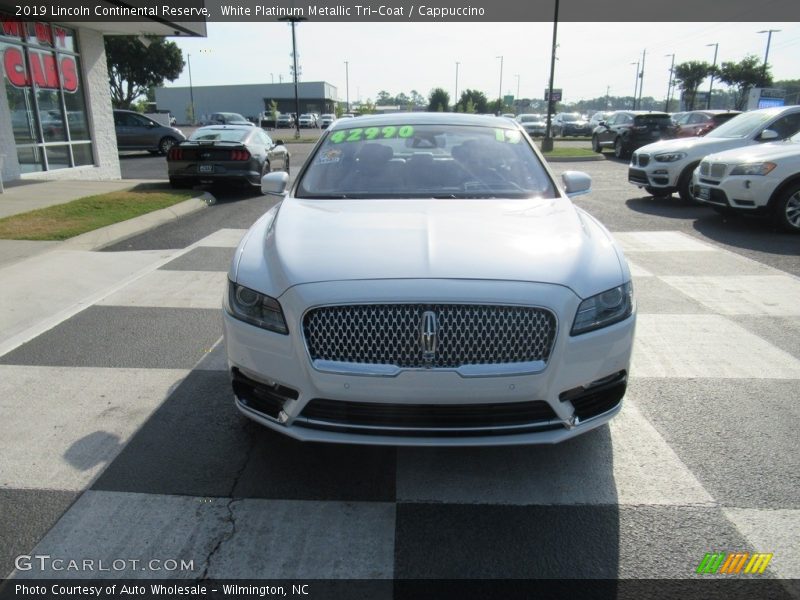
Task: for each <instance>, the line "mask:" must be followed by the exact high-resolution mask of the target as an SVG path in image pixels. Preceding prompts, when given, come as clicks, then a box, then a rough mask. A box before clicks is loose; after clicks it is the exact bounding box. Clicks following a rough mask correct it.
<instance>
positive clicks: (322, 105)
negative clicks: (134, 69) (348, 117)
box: [156, 81, 338, 123]
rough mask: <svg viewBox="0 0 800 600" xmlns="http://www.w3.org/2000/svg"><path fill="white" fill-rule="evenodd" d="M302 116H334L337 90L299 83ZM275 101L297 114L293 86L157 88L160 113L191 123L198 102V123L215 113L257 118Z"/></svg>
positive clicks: (321, 84)
mask: <svg viewBox="0 0 800 600" xmlns="http://www.w3.org/2000/svg"><path fill="white" fill-rule="evenodd" d="M297 96H298V99H299V102H300V114H303V113H317V114H320V115H321V114H325V113H333V112H334V110H335V107H336V103H337V101H338V95H337V89H336V87H335V86H333V85H331V84H330V83H327V82H325V81H301V82H300V83H298V84H297ZM273 100H274V101H275V102H276V103H277V105H278V112H280V113H294V112H296V109H295V97H294V84H293V83H258V84H249V85H208V86H206V85H204V86H194V87H166V88H158V89H156V104H157V105H158V109H159V110H168V111H170V112H171V113H172V115H173V116H174V117H175V118H176V119H177V120H178V122H179V123H183V122H187V121H188V120H189V119H188V118H187V117H189V116H190V115H191V111H190V107H191V106H192V103H194V114H195V115H197V120H198V121H201V122H202V121H203V120H205V119H204V118H203V116H204V115H206V116H208V115H210V114H211V113H215V112H233V113H239V114H240V115H244V116H245V117H256V116H258V115H259V113H261V112H266V113H269V112H270V103H271V102H272V101H273Z"/></svg>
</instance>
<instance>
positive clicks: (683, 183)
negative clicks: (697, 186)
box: [678, 163, 700, 204]
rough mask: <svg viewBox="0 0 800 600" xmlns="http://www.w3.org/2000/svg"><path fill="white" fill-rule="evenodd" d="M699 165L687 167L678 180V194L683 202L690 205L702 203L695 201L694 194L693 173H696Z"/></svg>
mask: <svg viewBox="0 0 800 600" xmlns="http://www.w3.org/2000/svg"><path fill="white" fill-rule="evenodd" d="M698 164H700V163H694V164H693V165H689V166H688V167H686V168H685V169H684V170H683V173H681V176H680V177H679V178H678V194H679V195H680V197H681V200H683V201H684V202H686V203H688V204H700V202H698V201H697V200H695V199H694V195H693V194H692V173H694V170H695V169H696V168H697V165H698Z"/></svg>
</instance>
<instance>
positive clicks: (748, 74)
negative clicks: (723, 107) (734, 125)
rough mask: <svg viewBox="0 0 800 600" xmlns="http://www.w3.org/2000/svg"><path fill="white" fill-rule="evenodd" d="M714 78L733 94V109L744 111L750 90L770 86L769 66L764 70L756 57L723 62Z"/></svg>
mask: <svg viewBox="0 0 800 600" xmlns="http://www.w3.org/2000/svg"><path fill="white" fill-rule="evenodd" d="M716 76H717V78H719V80H720V81H721V82H722V83H724V84H725V85H727V86H729V87H730V88H732V89H731V91H732V92H733V98H734V100H733V102H734V108H735V109H736V110H744V108H745V106H746V105H747V95H748V94H749V93H750V88H753V87H767V86H770V85H772V75H771V74H770V72H769V66H767V68H766V69H764V67H763V63H761V59H759V58H758V57H757V56H754V55H752V54H751V55H750V56H747V57H745V58H743V59H742V60H740V61H739V62H738V63H737V62H724V63H722V65H721V66H720V68H719V69H717V70H716Z"/></svg>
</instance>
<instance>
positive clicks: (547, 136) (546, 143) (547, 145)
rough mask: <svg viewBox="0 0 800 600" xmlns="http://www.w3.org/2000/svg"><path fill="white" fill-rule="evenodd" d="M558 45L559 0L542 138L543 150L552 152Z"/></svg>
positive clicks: (556, 4) (554, 24)
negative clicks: (545, 123)
mask: <svg viewBox="0 0 800 600" xmlns="http://www.w3.org/2000/svg"><path fill="white" fill-rule="evenodd" d="M557 47H558V0H555V14H554V15H553V47H552V49H551V51H550V83H549V85H548V87H547V127H546V128H545V131H544V139H543V140H542V152H550V151H551V150H552V149H553V136H552V135H551V133H552V132H551V131H550V124H551V121H552V117H553V106H554V105H555V103H554V102H553V78H554V77H555V73H556V48H557Z"/></svg>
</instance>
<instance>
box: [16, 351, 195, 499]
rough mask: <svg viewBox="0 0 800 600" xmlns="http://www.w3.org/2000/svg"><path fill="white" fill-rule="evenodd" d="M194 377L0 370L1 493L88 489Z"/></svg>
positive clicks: (181, 373) (58, 369)
mask: <svg viewBox="0 0 800 600" xmlns="http://www.w3.org/2000/svg"><path fill="white" fill-rule="evenodd" d="M188 373H189V371H185V370H177V369H176V370H170V369H97V368H81V367H28V366H20V365H0V414H2V415H3V418H2V419H0V457H2V469H1V470H0V488H16V489H49V490H69V491H80V490H83V489H85V488H86V487H87V486H88V485H89V484H90V483H91V482H92V480H93V479H94V478H95V477H96V476H97V475H98V474H99V473H100V472H102V471H103V469H105V467H106V466H108V465H109V464H110V463H111V461H112V460H113V459H114V458H115V457H116V456H117V454H118V453H119V452H120V451H121V450H122V448H123V447H124V446H125V444H126V443H127V442H128V440H129V439H130V437H131V436H132V435H133V434H134V433H135V432H136V431H137V430H138V429H139V427H140V426H141V425H142V423H144V422H145V421H146V420H147V419H148V417H149V416H150V414H151V413H152V412H153V411H154V410H155V409H156V408H157V407H158V406H159V405H160V404H161V403H162V402H163V401H164V400H165V399H166V398H167V396H168V395H169V394H170V393H171V391H172V390H173V388H174V387H175V386H176V385H177V384H178V383H179V382H180V381H181V380H182V379H183V378H184V377H185V376H186V375H187V374H188Z"/></svg>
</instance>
